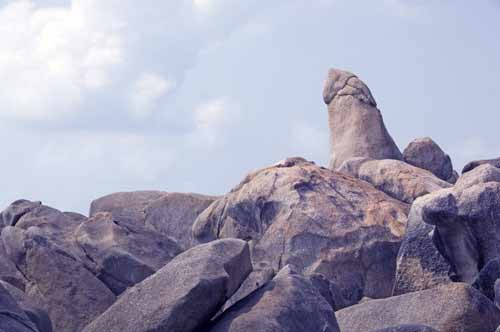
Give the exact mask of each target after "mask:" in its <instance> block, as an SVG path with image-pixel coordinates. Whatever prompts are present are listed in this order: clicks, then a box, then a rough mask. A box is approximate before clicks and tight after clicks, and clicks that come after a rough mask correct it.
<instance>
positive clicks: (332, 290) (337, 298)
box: [308, 273, 366, 311]
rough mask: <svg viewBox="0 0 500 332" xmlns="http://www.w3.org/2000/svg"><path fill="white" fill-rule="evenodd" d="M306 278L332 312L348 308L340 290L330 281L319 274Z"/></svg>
mask: <svg viewBox="0 0 500 332" xmlns="http://www.w3.org/2000/svg"><path fill="white" fill-rule="evenodd" d="M308 278H309V280H310V281H311V283H312V284H313V286H314V287H315V288H316V289H317V290H318V292H319V293H320V294H321V296H323V297H324V298H325V300H326V301H327V302H328V303H329V304H330V306H331V307H332V309H333V311H337V310H340V309H342V308H345V307H347V306H348V303H347V301H346V300H345V299H344V296H342V292H341V291H340V289H339V288H338V287H337V286H336V285H335V284H334V283H332V282H331V281H330V280H328V279H327V278H325V276H324V275H322V274H320V273H312V274H310V275H309V276H308ZM365 298H366V297H365Z"/></svg>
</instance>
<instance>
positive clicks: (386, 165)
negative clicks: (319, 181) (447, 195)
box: [338, 158, 451, 203]
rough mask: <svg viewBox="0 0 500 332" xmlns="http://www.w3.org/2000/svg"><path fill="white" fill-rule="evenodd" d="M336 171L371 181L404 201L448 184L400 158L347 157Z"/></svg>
mask: <svg viewBox="0 0 500 332" xmlns="http://www.w3.org/2000/svg"><path fill="white" fill-rule="evenodd" d="M338 171H340V172H343V173H347V174H350V175H352V176H354V177H357V178H359V179H361V180H364V181H366V182H368V183H371V184H372V185H373V186H375V188H377V189H379V190H381V191H383V192H385V193H386V194H388V195H389V196H391V197H393V198H395V199H398V200H400V201H403V202H406V203H412V202H413V201H414V200H415V199H416V198H418V197H420V196H424V195H427V194H428V193H431V192H433V191H436V190H439V189H442V188H449V187H451V184H450V183H448V182H446V181H443V180H441V179H438V178H437V177H436V176H435V175H434V174H432V173H431V172H429V171H426V170H424V169H421V168H418V167H415V166H412V165H410V164H407V163H405V162H403V161H399V160H391V159H385V160H371V159H367V158H353V159H349V160H346V161H345V162H344V163H343V164H342V165H341V166H340V167H339V168H338Z"/></svg>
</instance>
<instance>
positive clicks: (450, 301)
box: [335, 283, 500, 332]
mask: <svg viewBox="0 0 500 332" xmlns="http://www.w3.org/2000/svg"><path fill="white" fill-rule="evenodd" d="M335 315H336V317H337V321H338V323H339V326H340V330H341V331H349V332H366V331H372V330H377V329H384V328H388V327H391V326H397V325H401V324H416V325H425V326H429V327H432V328H434V329H435V330H437V331H440V332H493V331H495V329H496V328H497V326H498V325H499V324H500V311H499V310H498V309H497V308H496V307H495V305H494V304H493V303H492V302H491V301H490V300H489V299H488V298H487V297H485V296H483V295H482V294H481V293H480V292H478V291H477V290H476V289H474V288H472V287H470V286H469V285H467V284H464V283H450V284H447V285H441V286H438V287H435V288H432V289H428V290H424V291H419V292H414V293H408V294H404V295H400V296H394V297H390V298H387V299H381V300H372V301H369V302H366V303H363V304H358V305H354V306H351V307H348V308H345V309H342V310H340V311H337V312H336V313H335Z"/></svg>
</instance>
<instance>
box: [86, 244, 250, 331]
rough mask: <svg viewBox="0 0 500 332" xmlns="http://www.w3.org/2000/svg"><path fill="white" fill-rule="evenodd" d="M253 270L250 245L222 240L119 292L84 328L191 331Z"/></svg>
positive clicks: (204, 321) (96, 329)
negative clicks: (112, 301) (114, 299)
mask: <svg viewBox="0 0 500 332" xmlns="http://www.w3.org/2000/svg"><path fill="white" fill-rule="evenodd" d="M251 270H252V265H251V261H250V251H249V248H248V244H247V243H246V242H244V241H242V240H237V239H225V240H219V241H213V242H210V243H207V244H202V245H199V246H196V247H194V248H192V249H189V250H187V251H185V252H183V253H182V254H180V255H179V256H177V257H176V258H174V259H173V260H172V261H170V263H168V264H167V265H166V266H165V267H163V268H162V269H161V270H159V271H158V272H157V273H155V274H154V275H152V276H150V277H149V278H147V279H145V280H144V281H143V282H141V283H139V284H137V285H136V286H134V287H133V288H130V289H129V290H127V291H126V292H125V293H123V294H122V295H121V296H120V297H119V299H118V300H117V301H116V303H115V304H114V305H113V306H111V307H110V308H109V309H108V310H107V311H106V312H105V313H103V314H102V315H101V316H100V317H98V318H97V319H96V320H95V321H93V322H92V323H91V324H90V325H88V326H87V327H86V328H85V329H84V332H94V331H95V332H102V331H106V332H150V331H169V332H190V331H194V330H196V329H198V328H201V327H202V326H204V324H206V323H207V322H208V321H209V320H210V318H211V317H212V316H213V315H215V314H216V313H217V311H218V310H219V308H220V307H221V306H222V305H223V304H224V302H225V301H226V300H227V299H228V298H229V297H230V296H231V295H232V294H233V293H234V292H235V291H236V290H237V289H238V287H239V286H240V284H241V283H242V282H243V280H245V278H246V277H247V275H248V274H249V273H250V271H251Z"/></svg>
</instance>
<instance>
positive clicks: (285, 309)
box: [205, 267, 339, 332]
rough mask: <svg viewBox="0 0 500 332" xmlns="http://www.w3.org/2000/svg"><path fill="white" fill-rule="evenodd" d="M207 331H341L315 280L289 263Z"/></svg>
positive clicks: (224, 314) (225, 313)
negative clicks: (314, 282)
mask: <svg viewBox="0 0 500 332" xmlns="http://www.w3.org/2000/svg"><path fill="white" fill-rule="evenodd" d="M205 331H210V332H247V331H248V332H251V331H252V332H253V331H259V332H302V331H323V332H339V328H338V325H337V322H336V320H335V313H334V312H333V309H332V308H331V306H330V305H329V304H328V302H327V301H326V300H325V299H324V298H323V297H322V296H321V295H320V294H319V292H318V291H317V290H316V288H315V287H314V286H313V285H312V283H311V282H310V281H309V280H308V279H307V278H305V277H303V276H301V275H299V274H297V273H294V272H292V271H291V270H290V269H289V268H287V267H285V268H283V269H282V270H281V271H280V272H279V273H278V274H277V275H276V276H275V277H274V279H273V280H272V281H270V282H269V283H267V284H266V285H265V286H264V287H262V288H260V289H259V290H257V291H256V292H254V293H252V294H251V295H249V296H248V297H246V298H244V299H243V300H242V301H240V302H238V303H236V304H235V305H234V306H232V307H231V308H230V309H229V310H227V311H226V312H224V313H223V314H222V315H221V316H220V317H219V318H218V319H217V320H216V321H215V322H214V323H213V325H212V326H211V327H210V328H207V329H205Z"/></svg>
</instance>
